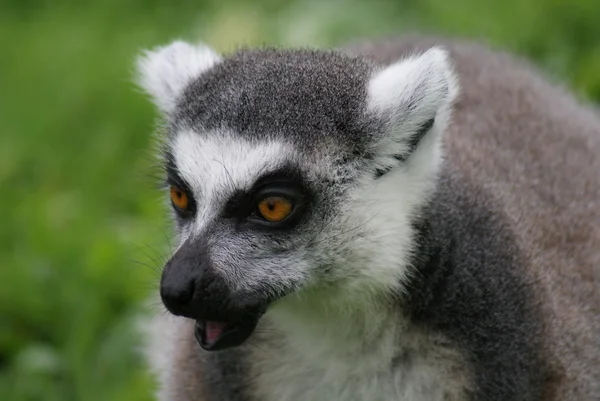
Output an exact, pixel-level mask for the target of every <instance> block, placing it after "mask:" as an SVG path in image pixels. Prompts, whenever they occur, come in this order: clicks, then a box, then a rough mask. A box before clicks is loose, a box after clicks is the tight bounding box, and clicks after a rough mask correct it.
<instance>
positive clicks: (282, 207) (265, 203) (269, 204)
mask: <svg viewBox="0 0 600 401" xmlns="http://www.w3.org/2000/svg"><path fill="white" fill-rule="evenodd" d="M258 212H259V213H260V215H261V216H262V218H264V219H265V220H267V221H269V222H271V223H278V222H280V221H282V220H283V219H285V218H286V217H288V216H289V215H290V213H291V212H292V202H290V201H289V200H288V199H285V198H282V197H279V196H270V197H268V198H265V199H263V200H261V201H260V202H259V204H258Z"/></svg>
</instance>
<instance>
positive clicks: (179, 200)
mask: <svg viewBox="0 0 600 401" xmlns="http://www.w3.org/2000/svg"><path fill="white" fill-rule="evenodd" d="M169 192H170V194H171V202H173V205H174V206H175V207H176V208H177V209H180V210H187V209H188V206H189V199H188V196H187V194H186V193H185V192H183V191H182V190H181V189H179V188H177V187H171V189H170V191H169Z"/></svg>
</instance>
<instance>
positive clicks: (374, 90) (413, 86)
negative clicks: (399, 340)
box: [367, 47, 458, 160]
mask: <svg viewBox="0 0 600 401" xmlns="http://www.w3.org/2000/svg"><path fill="white" fill-rule="evenodd" d="M457 94H458V81H457V79H456V77H455V74H454V72H453V71H452V66H451V64H450V61H449V57H448V53H447V52H446V51H445V50H444V49H442V48H440V47H433V48H431V49H429V50H428V51H426V52H425V53H423V54H421V55H419V56H413V57H410V58H408V59H404V60H400V61H398V62H396V63H395V64H392V65H390V66H388V67H385V68H384V69H383V70H379V71H377V72H376V73H375V75H374V76H373V77H372V78H371V81H370V82H369V86H368V98H367V102H368V103H367V108H368V110H369V112H371V113H374V114H375V115H376V116H378V117H379V118H381V119H383V121H384V122H385V124H386V128H387V132H388V134H389V136H390V137H388V138H385V139H387V140H384V141H383V143H382V144H381V145H382V146H383V147H385V149H386V152H393V153H394V154H393V156H394V157H395V158H396V159H397V160H403V159H405V158H406V157H407V156H408V155H409V154H410V153H411V152H412V151H413V150H415V149H416V147H417V146H418V145H419V142H420V140H421V139H422V137H423V136H424V135H426V134H427V132H429V131H430V130H432V129H433V128H435V129H436V130H437V131H440V129H441V130H443V129H444V128H445V127H444V125H445V124H446V120H447V118H448V114H449V109H450V106H451V103H452V101H453V100H454V99H455V97H456V96H457ZM434 122H435V123H434ZM389 156H392V155H389Z"/></svg>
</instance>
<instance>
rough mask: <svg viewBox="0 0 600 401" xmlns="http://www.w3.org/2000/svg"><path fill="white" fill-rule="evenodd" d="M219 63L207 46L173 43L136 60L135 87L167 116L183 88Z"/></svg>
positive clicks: (216, 56) (148, 52)
mask: <svg viewBox="0 0 600 401" xmlns="http://www.w3.org/2000/svg"><path fill="white" fill-rule="evenodd" d="M220 60H221V57H220V56H219V55H218V54H217V53H216V52H215V51H214V50H212V49H210V48H209V47H207V46H204V45H195V46H194V45H191V44H189V43H186V42H182V41H175V42H173V43H171V44H170V45H168V46H163V47H158V48H155V49H153V50H147V51H145V52H143V54H142V55H141V56H140V57H139V58H138V60H137V69H138V74H139V78H138V84H139V86H140V87H142V88H143V89H144V90H145V91H146V92H147V93H148V94H149V95H150V96H151V97H152V99H153V101H154V103H155V104H156V105H157V107H158V108H159V109H160V110H161V111H162V112H163V113H167V114H168V113H171V112H172V111H173V110H174V108H175V105H176V102H177V99H178V97H179V96H180V95H181V94H182V92H183V90H184V89H185V87H186V86H187V85H188V84H189V83H190V82H191V81H192V80H193V79H195V78H197V77H199V76H200V75H201V74H202V73H203V72H204V71H206V70H208V69H209V68H211V67H212V66H214V65H215V64H217V63H218V62H219V61H220Z"/></svg>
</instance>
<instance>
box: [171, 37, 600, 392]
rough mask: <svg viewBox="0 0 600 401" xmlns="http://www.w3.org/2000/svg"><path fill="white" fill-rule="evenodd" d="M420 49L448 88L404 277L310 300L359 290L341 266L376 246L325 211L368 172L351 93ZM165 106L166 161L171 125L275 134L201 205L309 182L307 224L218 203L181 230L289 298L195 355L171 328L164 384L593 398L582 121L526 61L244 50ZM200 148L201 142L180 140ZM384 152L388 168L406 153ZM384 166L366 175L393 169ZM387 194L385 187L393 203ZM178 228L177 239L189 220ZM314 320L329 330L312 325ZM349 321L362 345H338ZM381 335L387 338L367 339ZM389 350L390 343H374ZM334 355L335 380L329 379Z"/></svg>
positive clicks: (467, 48) (592, 302)
mask: <svg viewBox="0 0 600 401" xmlns="http://www.w3.org/2000/svg"><path fill="white" fill-rule="evenodd" d="M438 44H441V45H443V46H444V47H445V48H446V49H448V50H449V51H450V55H451V60H452V63H453V65H454V68H455V70H456V71H457V73H458V75H459V79H460V83H461V93H460V96H459V98H458V100H457V101H456V102H455V104H454V106H453V113H452V119H451V122H450V124H449V126H448V127H447V128H446V129H445V130H444V132H443V133H442V135H441V136H442V141H443V145H444V154H445V159H444V161H443V162H442V164H441V166H440V171H441V172H440V174H439V175H438V176H437V179H436V184H435V187H434V189H433V192H432V193H431V194H429V195H428V196H424V197H423V200H422V202H421V204H420V205H419V207H418V208H417V209H415V210H412V209H411V211H410V216H411V221H410V224H411V225H412V227H413V228H414V230H413V231H411V233H413V232H414V237H413V236H412V234H411V238H410V239H411V244H412V245H411V249H412V253H411V255H410V256H411V258H410V264H409V266H410V268H411V269H410V274H408V276H406V277H405V276H402V281H403V282H402V285H401V286H398V287H397V288H396V290H394V291H391V290H390V292H388V293H383V294H379V293H377V292H376V293H374V294H369V297H372V298H373V302H371V303H369V304H368V305H369V307H370V308H372V309H369V310H361V309H360V308H355V309H353V308H352V307H348V308H347V309H348V311H347V310H346V308H345V307H344V305H336V304H332V303H329V302H328V300H329V299H331V300H336V301H339V300H340V299H350V298H351V296H353V295H354V293H353V292H352V291H358V290H356V289H350V288H351V287H348V286H344V284H343V283H344V282H345V281H344V280H347V277H349V276H351V277H354V276H356V275H360V268H361V266H366V265H368V264H369V263H375V264H376V263H377V261H378V260H379V259H378V258H380V256H381V255H380V253H381V252H386V251H387V250H388V248H383V247H382V248H377V246H378V244H383V242H378V241H379V240H378V237H377V236H378V233H377V232H376V231H373V230H371V229H369V228H361V227H362V226H360V225H358V226H357V225H355V224H352V225H351V226H349V224H351V223H355V221H348V220H346V219H342V218H339V217H338V215H342V214H343V213H342V211H341V210H340V209H343V207H344V205H345V204H350V203H349V202H350V200H349V199H350V195H349V194H350V193H351V191H352V190H354V189H356V188H358V187H360V186H361V185H364V183H363V181H362V180H363V179H364V177H365V172H368V175H369V176H371V177H373V176H375V175H377V171H378V169H379V166H378V165H377V164H376V162H375V160H376V159H377V158H378V157H379V156H381V155H379V154H378V153H377V152H378V150H377V149H379V148H378V146H376V144H377V143H378V142H379V141H381V140H383V139H384V137H385V136H386V134H387V131H386V121H383V120H381V119H378V118H377V116H375V115H373V114H372V113H370V112H369V110H368V107H367V105H366V101H367V87H368V80H369V78H370V77H371V76H372V75H373V74H374V73H376V71H378V70H379V69H380V68H381V67H382V66H386V65H389V64H391V63H393V62H395V61H396V60H398V59H399V58H401V57H406V56H408V55H410V54H417V53H422V52H424V51H425V50H427V49H428V48H430V47H432V46H434V45H438ZM342 52H344V53H350V54H353V55H354V56H345V55H343V54H342ZM357 56H359V58H357ZM168 118H169V122H170V137H171V138H170V144H171V149H169V152H170V153H171V154H172V155H173V158H175V159H177V156H178V155H177V154H176V153H177V148H176V146H174V145H173V144H174V143H176V141H177V138H178V136H181V135H183V134H182V132H184V131H186V130H191V131H192V132H194V135H198V136H203V137H206V138H207V140H208V141H210V140H212V139H211V138H212V137H213V136H218V135H222V133H223V132H227V133H228V134H227V135H231V138H233V139H232V141H236V140H238V139H239V140H243V141H248V143H249V144H255V143H270V142H273V141H274V142H277V143H283V144H285V145H282V146H284V147H283V148H282V149H285V152H283V154H281V155H280V157H279V156H278V157H279V158H277V159H274V161H273V162H272V163H271V165H270V166H271V167H268V169H270V170H268V171H257V172H254V171H252V172H248V174H247V177H246V178H244V179H247V182H248V184H247V185H246V186H244V185H242V184H241V182H245V181H243V179H242V178H240V180H239V182H240V183H238V181H236V180H237V176H236V175H235V174H236V173H239V172H231V173H232V174H233V176H234V178H232V180H233V184H232V185H231V187H228V185H229V184H228V185H225V186H224V187H218V186H217V187H214V188H213V189H212V192H213V193H212V194H210V195H207V194H206V193H202V194H201V193H200V192H201V191H202V188H200V189H199V190H198V191H199V193H198V202H199V207H200V208H202V207H203V206H202V202H203V200H205V202H206V204H207V206H206V208H210V207H213V206H214V205H215V204H219V203H225V202H226V200H227V199H229V198H231V197H232V196H234V194H236V193H239V192H240V191H242V192H243V191H247V190H249V187H251V186H252V185H253V184H252V183H253V182H254V181H255V180H257V179H260V177H261V176H263V175H264V174H270V173H272V172H273V171H274V170H281V169H282V168H283V169H289V168H290V166H291V168H292V169H293V170H294V171H297V172H298V175H299V176H300V177H301V180H302V183H303V185H304V186H305V187H306V189H307V190H308V192H310V193H311V194H312V196H311V208H310V210H309V213H308V214H307V215H306V217H305V220H304V221H303V222H302V224H300V225H299V226H298V227H297V228H296V229H295V230H293V231H290V232H287V233H285V234H281V235H273V234H270V233H256V232H254V231H253V230H251V229H243V228H242V229H241V230H240V229H239V228H237V226H235V225H233V224H232V223H230V222H227V221H226V220H224V219H223V218H222V216H219V215H210V219H211V220H210V221H211V223H210V224H208V225H205V226H202V228H201V229H198V230H200V232H199V234H198V238H202V241H203V243H209V244H213V245H211V246H214V247H215V249H216V250H213V251H212V252H213V253H214V255H213V256H211V263H212V264H214V265H215V266H216V267H214V269H217V270H219V269H221V270H223V269H230V270H229V271H228V272H227V273H224V274H226V275H229V276H228V277H227V279H228V280H230V281H231V282H232V284H231V286H233V287H235V286H236V285H240V286H241V287H242V288H243V291H242V292H243V294H244V296H250V297H251V298H252V297H254V298H257V299H258V298H260V297H261V296H263V295H261V294H263V293H267V294H269V295H268V296H269V297H271V296H272V295H273V293H277V292H278V291H281V290H282V289H285V291H284V292H285V293H286V294H287V295H288V296H287V297H284V298H283V299H281V300H279V301H277V302H275V303H273V305H270V310H269V312H268V313H267V314H266V315H265V316H264V317H263V318H262V320H261V322H260V324H259V327H258V329H257V331H256V332H255V333H254V334H253V336H252V337H251V338H250V340H249V341H248V342H247V343H246V344H244V345H242V346H240V347H239V348H235V349H229V350H225V351H220V352H218V353H206V352H204V351H202V350H201V349H200V348H199V347H198V345H197V344H196V343H195V341H194V340H193V330H192V328H193V326H192V325H191V324H189V323H188V322H185V321H182V322H180V323H178V324H179V326H178V327H179V330H177V331H176V332H175V333H173V334H172V337H170V341H171V342H172V343H173V344H175V351H174V353H173V354H172V356H171V361H172V363H171V364H170V366H171V367H170V368H167V369H165V370H164V371H162V372H160V374H161V375H162V376H161V377H162V378H163V391H162V394H163V398H162V399H169V400H173V401H200V400H205V401H212V400H228V401H246V400H247V401H259V400H261V401H262V400H274V399H278V400H282V401H285V400H302V399H306V400H309V399H310V400H319V401H320V400H321V399H325V398H319V397H327V396H329V397H331V398H328V399H333V397H336V398H335V400H348V401H349V400H359V399H367V397H368V400H376V399H377V400H379V399H389V398H385V397H390V396H395V397H412V400H425V399H430V400H442V399H444V400H467V399H468V400H550V401H552V400H556V401H558V400H598V399H600V369H598V366H600V295H599V286H600V275H599V274H600V251H599V249H600V224H599V223H600V207H599V202H600V158H599V157H598V154H599V153H600V119H599V118H598V116H597V115H596V114H595V113H594V112H593V111H592V110H591V109H588V108H587V107H586V106H584V105H582V104H581V102H579V101H577V100H576V99H574V98H573V97H572V96H571V95H569V94H567V93H566V92H565V91H564V90H562V89H560V88H557V87H556V86H553V85H551V84H549V83H548V82H547V80H545V79H544V78H543V77H542V75H541V74H540V73H539V72H538V71H536V70H535V69H533V68H532V67H530V66H529V65H527V64H526V63H524V62H522V61H518V60H515V59H514V58H512V57H509V56H507V55H505V54H502V53H499V52H492V51H490V50H488V49H487V48H485V47H483V46H480V45H476V44H471V43H463V42H456V41H447V40H441V39H432V38H429V39H426V38H404V39H401V40H396V39H394V40H390V41H388V42H381V43H377V44H372V43H365V44H358V45H355V46H352V47H348V48H345V49H342V50H341V52H340V53H336V52H321V51H308V50H302V51H293V50H281V51H280V50H245V51H242V52H240V53H237V54H235V55H233V56H231V57H226V58H225V59H224V60H223V61H221V62H219V63H218V64H217V65H215V66H214V67H212V68H211V69H209V70H208V71H205V72H204V73H203V74H202V75H200V76H199V77H197V79H196V80H194V81H193V82H192V83H191V84H190V85H188V86H187V88H186V89H185V91H184V93H183V96H182V97H181V98H180V99H179V101H178V103H177V106H176V108H175V110H174V111H173V112H172V113H171V114H170V115H169V116H168ZM426 121H429V118H428V119H427V120H426ZM424 122H425V121H424ZM415 132H417V130H415ZM432 135H436V132H435V130H434V131H433V132H432V133H428V134H426V135H425V138H424V140H427V137H431V136H432ZM227 138H229V137H227ZM236 138H237V139H236ZM407 138H408V137H407ZM412 138H414V135H413V136H412ZM407 141H409V142H410V140H409V139H407ZM421 142H422V141H421ZM421 142H419V143H418V144H416V145H415V146H416V148H415V149H414V151H415V152H418V151H419V147H422V146H426V145H422V143H421ZM206 143H209V142H206ZM244 143H246V142H244ZM288 145H289V154H288V153H286V152H287V150H288V147H287V146H288ZM208 156H210V157H219V155H211V154H209V155H203V154H198V155H197V157H198V158H199V159H200V158H203V157H208ZM390 156H392V157H393V156H394V155H393V154H392V155H390ZM415 157H417V156H415ZM395 160H396V161H395V163H397V166H398V167H397V168H396V170H397V169H398V168H400V169H401V168H402V165H403V163H408V162H409V160H410V159H407V160H405V159H404V158H396V159H395ZM224 167H225V168H227V166H224ZM173 168H174V169H176V170H177V169H181V166H180V165H177V162H175V165H174V166H173ZM396 170H394V171H396ZM401 173H402V172H401V171H400V172H399V173H398V174H401ZM388 174H393V172H390V171H388V170H386V174H385V175H383V177H381V179H380V180H393V179H394V177H397V176H394V175H391V176H388ZM244 177H245V176H244ZM372 179H374V178H372ZM199 180H200V182H201V179H200V178H199ZM382 185H384V184H382ZM198 186H199V187H201V186H202V185H201V184H198ZM223 188H227V189H223ZM405 190H406V189H405V188H400V187H398V188H397V191H398V198H399V199H402V196H403V194H402V191H405ZM217 198H218V199H221V200H222V202H221V201H214V199H217ZM211 199H213V200H211ZM211 202H214V204H213V203H211ZM399 203H400V201H399ZM209 204H210V206H209ZM384 212H385V210H384ZM207 213H208V212H207ZM206 216H209V214H206ZM186 224H187V226H186ZM186 224H183V225H182V233H183V234H185V233H186V232H187V231H186V230H193V228H192V227H193V225H194V224H195V223H191V222H190V223H186ZM186 227H190V228H189V229H188V228H186ZM350 229H354V230H355V231H353V232H352V235H348V230H350ZM315 233H317V234H315ZM401 239H403V238H398V241H400V240H401ZM214 244H216V245H214ZM365 244H370V245H372V249H370V248H368V247H367V246H366V245H365ZM203 246H204V245H203ZM365 249H369V251H368V252H367V251H365ZM401 268H402V263H401V262H400V261H399V262H398V269H401ZM221 270H219V271H221ZM235 277H237V278H238V279H239V277H242V281H244V280H246V281H247V282H244V283H235V280H236V279H235ZM249 277H251V278H252V279H250V278H249ZM399 280H400V276H399ZM357 282H358V281H357ZM259 284H260V285H259ZM346 291H348V294H349V295H346V296H344V294H345V292H346ZM361 291H362V290H361ZM233 292H234V293H235V292H236V291H233ZM238 293H241V292H239V291H238ZM296 293H298V295H297V296H295V294H296ZM360 293H361V292H360V291H358V292H356V294H360ZM248 294H250V295H248ZM340 294H341V295H340ZM269 302H271V301H269ZM345 313H347V314H348V315H345ZM336 319H339V320H336ZM328 320H331V321H336V322H342V323H341V324H340V326H342V327H327V328H326V329H324V328H322V327H321V326H320V324H321V322H327V321H328ZM344 322H346V323H344ZM345 325H347V326H348V327H345ZM373 327H375V328H373ZM377 328H380V330H377ZM350 331H352V336H355V335H356V333H363V334H364V336H363V337H364V338H363V341H362V342H361V341H359V342H356V341H355V339H354V338H353V339H352V341H351V339H350V337H351V335H350V334H349V332H350ZM299 332H302V333H305V337H306V338H307V339H310V338H312V339H314V340H317V341H318V342H315V344H314V346H315V348H316V349H319V350H322V352H323V360H322V361H319V360H316V362H315V360H312V359H310V355H308V354H310V350H309V349H307V355H304V354H300V353H295V352H296V351H297V350H298V349H301V346H300V345H299V343H298V342H299V341H301V340H302V336H301V335H299V334H298V333H299ZM159 335H160V334H159ZM329 335H331V338H329V337H328V336H329ZM346 336H347V337H348V338H346ZM345 341H347V344H349V345H348V348H347V349H345V348H343V347H344V344H345ZM384 342H389V348H385V347H383V346H381V348H379V347H378V345H377V344H379V343H384ZM388 349H390V350H393V352H394V354H392V355H387V356H386V355H381V356H380V357H378V358H376V357H375V356H373V355H375V354H377V353H378V352H381V353H382V354H384V351H385V350H388ZM385 357H389V360H388V359H386V358H385ZM336 358H338V359H336ZM336 361H337V363H338V364H339V365H337V366H338V367H337V371H340V372H341V371H343V372H346V371H347V372H348V375H349V376H348V377H347V378H346V384H345V385H344V386H342V387H340V388H335V389H332V387H331V386H333V384H330V382H329V381H328V375H330V374H332V373H331V371H332V369H333V370H336V368H335V366H336V364H335V363H336ZM381 361H386V363H387V365H385V366H387V368H386V369H384V370H383V371H382V370H381V365H378V363H380V362H381ZM303 363H307V364H308V363H310V364H311V365H310V370H306V369H301V367H302V366H304V365H303ZM352 364H356V366H357V367H356V368H352V369H350V368H348V366H349V365H352ZM361 364H362V365H361ZM336 379H338V380H339V379H340V378H339V377H337V378H336ZM282 381H283V383H281V382H282ZM328 386H329V387H328ZM376 388H380V389H381V390H380V391H381V393H379V394H377V392H376V391H377V390H374V389H376Z"/></svg>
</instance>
